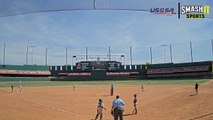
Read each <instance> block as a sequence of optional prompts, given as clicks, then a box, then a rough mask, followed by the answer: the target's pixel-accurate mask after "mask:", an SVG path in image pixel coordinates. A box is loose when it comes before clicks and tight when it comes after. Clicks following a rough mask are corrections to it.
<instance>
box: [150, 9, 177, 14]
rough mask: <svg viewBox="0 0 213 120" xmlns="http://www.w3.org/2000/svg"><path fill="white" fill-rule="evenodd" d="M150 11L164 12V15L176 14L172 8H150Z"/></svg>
mask: <svg viewBox="0 0 213 120" xmlns="http://www.w3.org/2000/svg"><path fill="white" fill-rule="evenodd" d="M150 13H155V14H166V15H174V14H176V12H175V9H174V8H151V9H150Z"/></svg>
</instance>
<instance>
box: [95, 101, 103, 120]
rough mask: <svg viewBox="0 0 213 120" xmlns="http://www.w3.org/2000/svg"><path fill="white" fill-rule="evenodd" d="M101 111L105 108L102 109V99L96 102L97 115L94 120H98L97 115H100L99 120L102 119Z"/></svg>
mask: <svg viewBox="0 0 213 120" xmlns="http://www.w3.org/2000/svg"><path fill="white" fill-rule="evenodd" d="M103 109H105V110H106V108H105V107H104V103H103V101H102V99H99V100H98V107H97V114H96V117H95V120H97V119H98V116H99V115H100V120H102V117H103Z"/></svg>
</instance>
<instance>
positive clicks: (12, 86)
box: [10, 84, 14, 93]
mask: <svg viewBox="0 0 213 120" xmlns="http://www.w3.org/2000/svg"><path fill="white" fill-rule="evenodd" d="M10 87H11V93H13V88H14V85H13V84H12V85H11V86H10Z"/></svg>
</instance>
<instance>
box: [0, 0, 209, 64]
mask: <svg viewBox="0 0 213 120" xmlns="http://www.w3.org/2000/svg"><path fill="white" fill-rule="evenodd" d="M8 1H9V2H8ZM8 1H6V2H5V1H1V0H0V11H1V12H0V64H12V65H24V64H26V53H27V52H26V51H27V46H28V59H27V61H28V62H27V64H36V65H45V63H46V59H45V56H46V50H47V64H48V65H65V64H70V65H73V64H75V62H77V61H84V60H85V54H86V47H87V49H88V55H89V60H92V61H93V60H96V58H97V57H98V55H101V56H102V57H101V60H107V59H105V58H107V55H108V54H109V47H110V53H111V55H112V56H114V57H113V58H112V60H116V61H120V62H122V64H125V65H126V64H130V63H131V59H130V56H131V55H130V46H131V48H132V63H133V64H146V63H152V64H158V63H170V62H173V63H182V62H192V59H193V62H197V61H212V60H213V53H212V45H211V40H213V17H212V16H213V15H212V14H213V10H212V9H213V1H212V0H176V1H175V0H173V1H171V0H150V1H148V0H133V1H134V2H135V3H134V2H129V1H128V0H123V1H122V0H117V1H116V0H96V6H95V7H96V10H90V9H94V8H93V7H94V6H93V7H92V3H93V1H92V0H88V1H90V2H88V1H86V0H78V1H77V0H69V2H70V1H71V3H72V5H71V6H69V5H67V3H66V2H68V1H67V0H61V1H58V0H55V1H53V0H47V2H45V3H44V2H43V1H42V0H28V2H29V3H26V0H19V1H12V0H8ZM79 1H80V2H79ZM30 2H31V3H30ZM63 2H65V3H66V4H65V3H63ZM81 2H82V3H81ZM177 2H180V3H181V5H209V6H210V15H207V18H205V19H187V18H185V15H181V18H180V19H178V18H177V14H175V15H172V16H168V15H162V14H153V13H150V12H149V9H150V8H156V7H159V8H161V7H168V8H175V10H176V12H177ZM9 3H10V4H9ZM50 3H51V4H50ZM71 3H70V4H71ZM86 5H88V6H86ZM47 8H48V10H47ZM61 8H64V10H62V9H61ZM117 9H119V10H117ZM124 9H128V10H124ZM129 9H131V10H129ZM138 9H140V10H138ZM42 10H44V12H42ZM45 10H47V11H45ZM146 10H147V11H146ZM190 42H191V43H192V57H191V51H190ZM4 44H5V49H4ZM32 46H34V47H32ZM170 46H171V48H172V49H171V51H172V52H171V53H172V57H171V54H170ZM66 48H67V56H68V57H67V60H66ZM150 48H151V50H152V57H151V54H150ZM4 53H5V57H4ZM121 55H124V56H125V57H124V58H121V57H120V56H121ZM73 56H77V58H76V59H74V58H73ZM103 56H105V57H103ZM151 58H152V60H151ZM171 58H172V60H171Z"/></svg>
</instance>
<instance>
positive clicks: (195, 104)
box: [0, 80, 213, 120]
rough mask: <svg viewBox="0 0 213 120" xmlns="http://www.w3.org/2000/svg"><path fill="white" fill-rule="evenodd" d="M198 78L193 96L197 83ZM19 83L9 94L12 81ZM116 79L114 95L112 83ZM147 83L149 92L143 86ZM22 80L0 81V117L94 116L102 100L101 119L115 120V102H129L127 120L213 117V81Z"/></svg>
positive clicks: (68, 119)
mask: <svg viewBox="0 0 213 120" xmlns="http://www.w3.org/2000/svg"><path fill="white" fill-rule="evenodd" d="M195 81H196V82H198V83H199V94H198V95H195V90H194V83H195ZM12 83H13V84H14V85H15V88H14V91H13V93H11V88H10V85H11V84H12ZM111 83H114V85H115V91H114V96H110V84H111ZM141 84H144V89H145V91H143V92H142V91H141ZM72 85H73V82H50V81H23V90H22V92H20V91H19V88H18V81H9V82H8V81H1V82H0V120H94V118H95V115H96V108H97V104H98V99H99V98H101V99H102V100H103V102H104V105H105V107H106V110H104V114H103V120H113V117H112V115H111V114H110V110H111V106H112V101H113V100H114V99H115V96H116V95H119V96H120V98H121V99H123V100H124V102H125V107H124V119H125V120H212V119H213V80H160V81H157V80H156V81H90V82H89V81H86V82H75V85H76V88H75V90H73V86H72ZM134 94H137V96H138V104H137V108H138V114H137V115H133V114H132V110H133V95H134Z"/></svg>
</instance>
